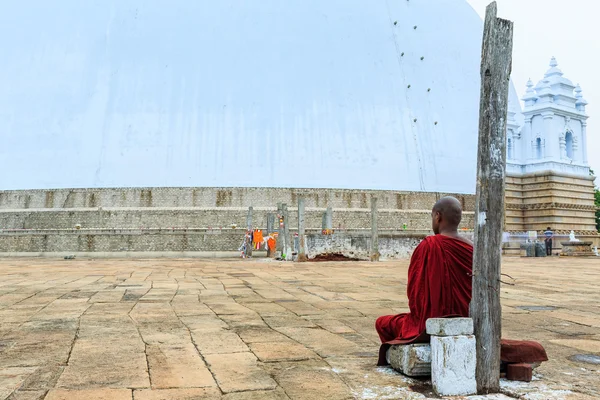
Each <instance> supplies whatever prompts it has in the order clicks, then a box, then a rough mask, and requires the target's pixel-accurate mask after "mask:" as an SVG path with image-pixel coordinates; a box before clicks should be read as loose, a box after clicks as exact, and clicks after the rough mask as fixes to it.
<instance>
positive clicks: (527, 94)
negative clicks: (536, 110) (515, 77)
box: [522, 79, 538, 107]
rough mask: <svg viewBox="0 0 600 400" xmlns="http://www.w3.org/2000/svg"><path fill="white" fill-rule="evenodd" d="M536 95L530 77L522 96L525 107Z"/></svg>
mask: <svg viewBox="0 0 600 400" xmlns="http://www.w3.org/2000/svg"><path fill="white" fill-rule="evenodd" d="M537 99H538V96H537V94H536V93H535V89H534V85H533V82H532V81H531V79H529V80H528V81H527V91H526V92H525V96H523V99H522V100H523V101H524V102H525V107H531V106H533V105H534V104H535V102H536V101H537Z"/></svg>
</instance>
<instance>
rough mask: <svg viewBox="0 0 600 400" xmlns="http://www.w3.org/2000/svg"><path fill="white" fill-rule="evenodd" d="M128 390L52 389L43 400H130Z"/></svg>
mask: <svg viewBox="0 0 600 400" xmlns="http://www.w3.org/2000/svg"><path fill="white" fill-rule="evenodd" d="M131 396H132V392H131V390H130V389H91V390H64V389H53V390H51V391H49V392H48V395H47V396H46V397H45V399H44V400H131Z"/></svg>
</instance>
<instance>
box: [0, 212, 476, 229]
mask: <svg viewBox="0 0 600 400" xmlns="http://www.w3.org/2000/svg"><path fill="white" fill-rule="evenodd" d="M275 211H276V208H275V207H273V208H270V209H266V208H260V209H254V212H253V218H252V219H253V226H254V227H256V228H261V227H262V228H266V226H267V214H268V213H269V212H275ZM324 211H325V209H316V208H311V209H307V210H306V211H305V212H306V216H305V223H306V227H307V228H314V229H320V228H321V218H322V214H323V212H324ZM247 212H248V210H247V209H246V208H191V209H190V208H146V209H140V208H135V209H134V208H131V209H126V208H123V209H101V210H98V209H71V210H65V209H63V210H55V209H46V210H31V209H30V210H19V211H12V210H11V211H8V210H4V211H0V229H73V228H75V226H76V225H81V227H82V228H86V229H94V228H99V229H140V228H228V227H231V226H232V225H235V226H237V227H244V226H245V225H246V214H247ZM289 214H290V218H289V223H290V226H291V227H297V225H298V221H297V220H298V217H297V208H293V207H290V208H289ZM378 215H379V228H380V229H382V230H386V229H389V230H393V229H397V230H399V229H401V228H402V226H403V224H405V223H406V224H407V228H408V229H410V230H415V229H417V230H428V229H430V228H431V218H430V211H419V210H389V209H387V210H379V213H378ZM473 217H474V215H473V213H472V212H466V213H465V214H464V216H463V223H462V226H463V227H467V228H471V227H472V226H473V223H474V222H473ZM370 226H371V210H367V209H358V208H357V209H334V210H333V227H334V229H337V230H346V229H367V228H370Z"/></svg>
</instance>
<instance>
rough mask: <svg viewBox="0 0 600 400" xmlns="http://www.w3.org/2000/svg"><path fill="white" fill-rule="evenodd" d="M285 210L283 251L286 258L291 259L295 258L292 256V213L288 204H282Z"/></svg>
mask: <svg viewBox="0 0 600 400" xmlns="http://www.w3.org/2000/svg"><path fill="white" fill-rule="evenodd" d="M282 211H283V252H284V254H285V260H286V261H290V260H292V259H293V256H292V244H291V239H290V224H289V221H290V218H289V216H290V214H289V212H288V207H287V204H283V205H282Z"/></svg>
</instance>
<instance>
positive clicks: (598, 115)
mask: <svg viewBox="0 0 600 400" xmlns="http://www.w3.org/2000/svg"><path fill="white" fill-rule="evenodd" d="M467 1H468V2H469V3H470V4H471V5H472V6H473V8H474V9H475V10H476V11H477V12H478V13H479V14H480V15H481V16H482V18H483V17H484V15H485V8H486V6H487V5H488V4H489V3H490V2H491V0H467ZM497 3H498V16H499V17H501V18H506V19H510V20H512V21H514V23H515V37H514V40H515V44H514V53H513V75H512V78H513V81H514V84H515V86H516V89H517V93H518V94H519V96H520V97H522V96H523V94H524V93H525V89H526V88H525V84H526V83H527V79H529V78H531V80H532V81H534V83H537V82H538V81H539V80H540V79H541V78H542V77H543V76H544V73H545V72H546V70H547V69H548V68H549V66H548V64H549V62H550V58H551V57H552V56H555V57H556V59H557V61H558V67H559V68H560V69H562V71H563V72H564V74H565V77H566V78H569V79H570V80H572V81H573V83H575V84H577V83H579V84H581V88H582V89H583V97H584V98H585V99H586V100H587V101H588V102H589V103H590V104H589V105H588V107H587V113H588V115H589V116H590V119H589V120H588V121H589V124H588V159H589V161H590V164H591V167H592V169H594V171H595V172H596V174H597V175H599V174H600V21H599V18H598V16H599V14H600V0H569V1H566V0H497ZM596 183H597V184H600V179H599V180H598V181H597V182H596Z"/></svg>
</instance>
